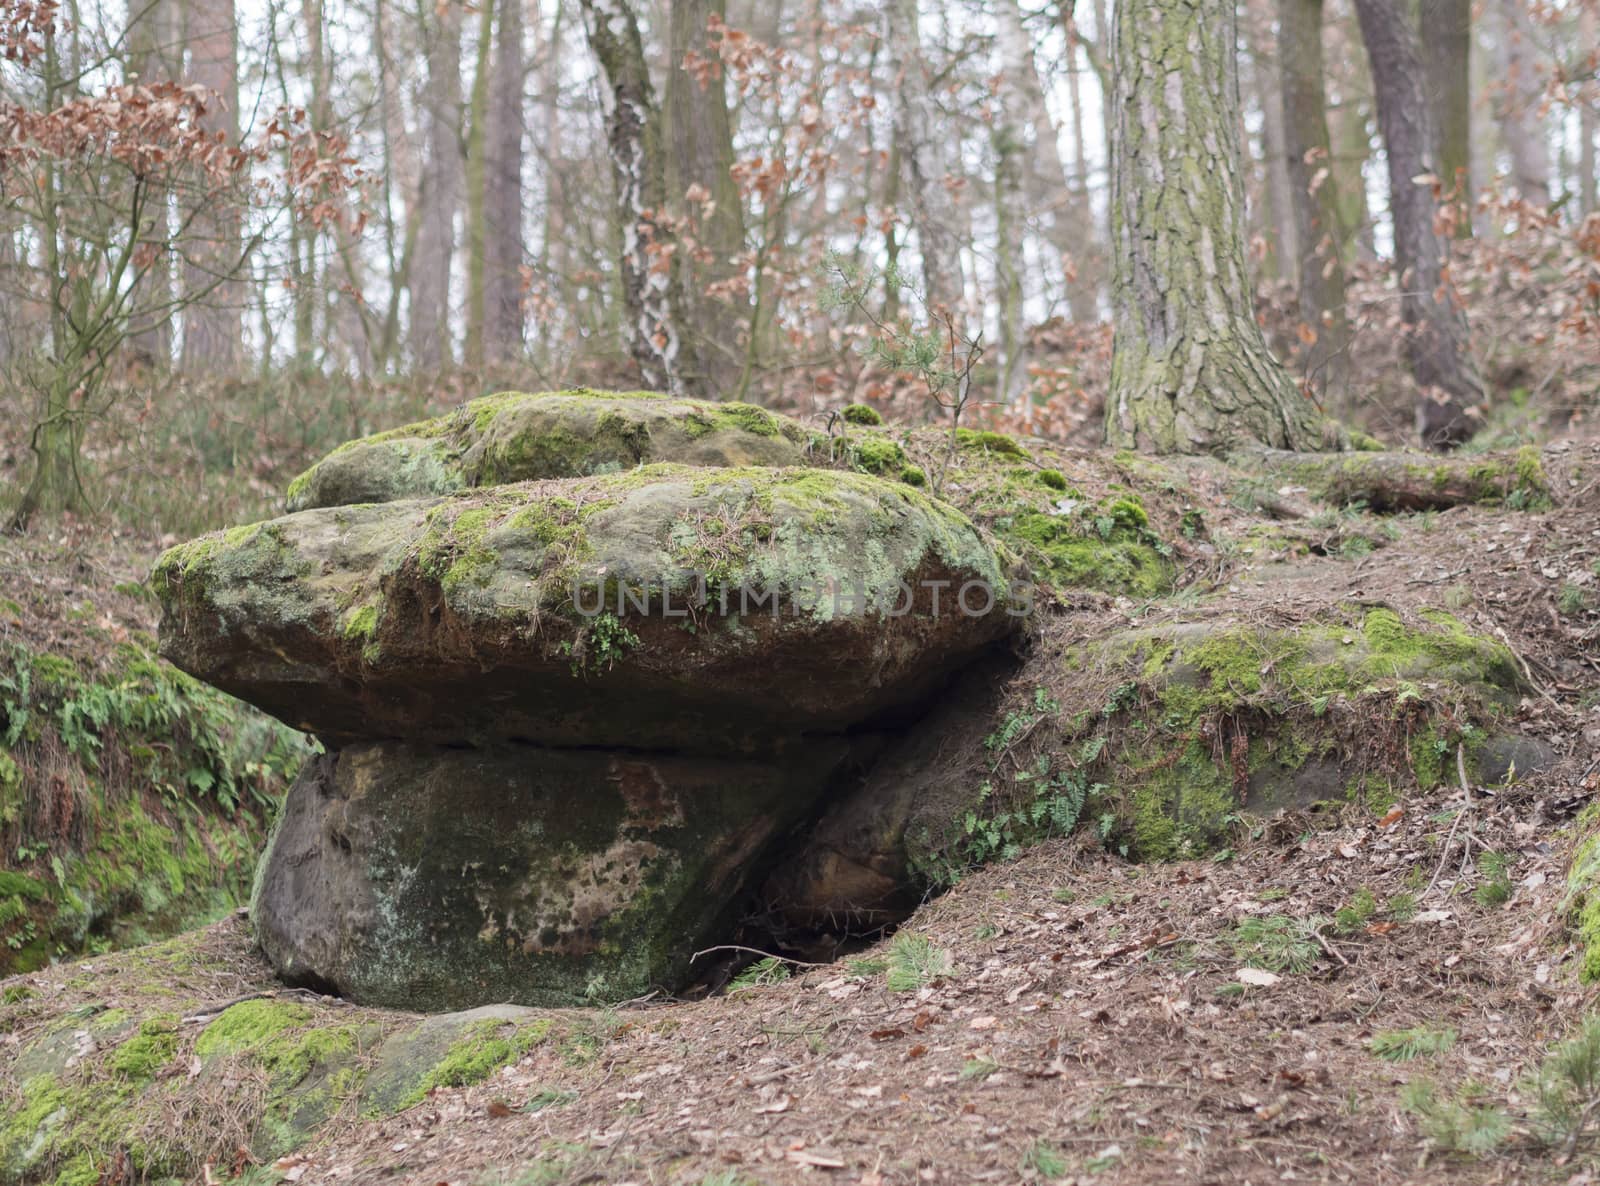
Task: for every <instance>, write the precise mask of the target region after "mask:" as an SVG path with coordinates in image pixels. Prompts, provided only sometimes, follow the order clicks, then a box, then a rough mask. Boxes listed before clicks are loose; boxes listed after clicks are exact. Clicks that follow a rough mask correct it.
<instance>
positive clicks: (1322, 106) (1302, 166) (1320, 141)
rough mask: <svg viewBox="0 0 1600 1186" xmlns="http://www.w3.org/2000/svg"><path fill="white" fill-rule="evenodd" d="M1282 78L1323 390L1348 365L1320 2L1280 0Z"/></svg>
mask: <svg viewBox="0 0 1600 1186" xmlns="http://www.w3.org/2000/svg"><path fill="white" fill-rule="evenodd" d="M1278 41H1279V45H1280V46H1281V47H1282V48H1281V50H1280V52H1279V69H1280V72H1281V75H1282V79H1283V137H1284V158H1285V164H1286V171H1287V174H1288V178H1289V199H1290V202H1291V204H1292V207H1293V211H1294V224H1295V243H1296V249H1297V251H1298V252H1299V258H1298V259H1297V260H1296V265H1295V274H1296V275H1297V276H1298V277H1299V283H1298V286H1297V292H1298V295H1299V301H1300V317H1301V319H1302V320H1303V321H1305V322H1306V323H1307V324H1308V325H1309V326H1310V327H1311V328H1312V330H1313V332H1314V333H1315V334H1316V341H1315V342H1314V343H1312V345H1311V347H1310V349H1309V351H1308V353H1307V358H1306V371H1307V374H1308V376H1309V377H1310V378H1311V380H1312V382H1313V383H1315V384H1316V385H1317V386H1318V387H1319V388H1320V389H1324V390H1326V389H1329V388H1337V387H1338V386H1340V385H1341V384H1342V381H1343V378H1344V375H1345V372H1346V370H1347V362H1348V358H1347V354H1348V348H1349V339H1350V330H1349V322H1348V320H1347V317H1346V312H1345V291H1344V258H1343V255H1342V249H1343V246H1344V242H1345V231H1344V228H1343V227H1341V226H1340V225H1339V189H1338V183H1337V182H1336V180H1335V178H1334V173H1333V156H1332V147H1331V144H1330V141H1329V137H1328V118H1327V109H1328V97H1327V91H1326V89H1325V87H1324V85H1323V67H1322V0H1278Z"/></svg>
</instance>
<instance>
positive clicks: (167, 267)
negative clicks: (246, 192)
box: [127, 0, 181, 369]
mask: <svg viewBox="0 0 1600 1186" xmlns="http://www.w3.org/2000/svg"><path fill="white" fill-rule="evenodd" d="M175 56H177V57H181V46H180V45H179V38H178V21H177V12H176V4H175V3H174V0H143V2H142V3H141V0H132V3H130V4H129V20H128V56H127V72H128V78H129V81H130V82H133V81H137V82H138V83H140V84H142V85H146V86H148V85H149V84H151V83H154V82H175V81H177V79H178V76H179V71H178V70H177V69H175V68H174V67H173V58H174V57H175ZM140 233H141V234H142V235H143V237H144V238H145V239H146V241H147V242H149V243H150V244H152V245H153V246H155V247H156V248H157V254H156V258H155V261H154V262H153V263H152V264H151V265H150V268H149V269H148V270H147V271H146V272H145V273H144V275H143V276H142V277H140V278H139V281H138V284H137V291H136V292H135V295H134V296H133V297H132V299H131V301H130V307H131V310H132V311H131V312H130V313H129V315H128V320H129V332H128V344H129V345H130V346H131V347H132V348H133V350H134V352H135V353H136V354H138V355H140V356H141V357H142V358H143V359H144V360H145V362H146V364H147V365H150V366H154V367H157V368H160V369H166V368H167V367H169V366H171V365H172V318H171V307H172V255H171V249H170V244H171V240H172V224H171V219H170V218H169V217H168V213H167V194H166V193H165V192H164V191H162V192H155V191H152V193H151V195H150V217H149V220H148V222H147V224H146V226H145V228H142V230H141V232H140Z"/></svg>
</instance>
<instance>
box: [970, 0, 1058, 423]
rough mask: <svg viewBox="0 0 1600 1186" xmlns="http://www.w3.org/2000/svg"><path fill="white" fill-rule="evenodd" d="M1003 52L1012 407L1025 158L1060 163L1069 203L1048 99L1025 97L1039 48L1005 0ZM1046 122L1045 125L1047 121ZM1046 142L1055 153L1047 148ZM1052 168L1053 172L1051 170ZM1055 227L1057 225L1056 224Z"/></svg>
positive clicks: (1000, 256)
mask: <svg viewBox="0 0 1600 1186" xmlns="http://www.w3.org/2000/svg"><path fill="white" fill-rule="evenodd" d="M995 15H996V18H997V21H998V26H999V38H998V46H999V50H1000V61H1001V65H1002V68H1003V70H1004V76H1003V77H1002V78H1001V80H1000V85H999V94H998V99H999V109H998V111H997V112H996V113H995V117H994V122H993V124H992V125H991V129H990V134H989V143H990V147H991V149H992V151H993V152H994V220H995V260H994V266H995V288H996V290H997V293H996V295H997V296H998V297H999V310H998V313H999V331H1000V332H999V341H1000V355H999V360H998V361H999V368H998V369H999V374H998V376H997V378H996V382H995V392H994V398H995V400H996V401H997V402H998V403H1000V404H1001V405H1005V406H1009V405H1010V404H1011V403H1012V401H1014V400H1015V399H1016V398H1017V397H1018V396H1019V395H1020V394H1021V393H1022V389H1023V387H1024V386H1025V385H1026V381H1027V372H1026V362H1027V340H1028V335H1027V327H1026V325H1024V324H1023V308H1022V303H1023V291H1022V274H1023V270H1024V268H1025V267H1026V260H1025V259H1024V252H1025V251H1026V249H1027V244H1026V231H1027V221H1026V220H1027V215H1026V211H1024V209H1023V171H1024V167H1025V166H1024V160H1025V158H1029V157H1031V159H1033V160H1034V161H1035V162H1038V161H1040V160H1045V161H1049V160H1050V159H1051V158H1053V159H1054V163H1055V169H1056V173H1055V178H1054V182H1055V185H1056V186H1057V187H1058V192H1060V193H1061V194H1062V196H1063V198H1065V197H1066V196H1067V189H1066V176H1065V174H1064V173H1063V171H1062V170H1061V161H1060V157H1059V155H1058V154H1056V153H1055V152H1054V147H1055V126H1054V125H1053V124H1052V123H1051V122H1050V119H1049V116H1048V114H1047V113H1044V112H1043V111H1042V110H1041V108H1042V107H1043V100H1044V96H1043V95H1040V96H1039V101H1038V103H1037V104H1035V103H1034V102H1033V101H1032V98H1031V96H1029V97H1025V96H1024V92H1025V90H1026V87H1027V80H1028V79H1029V78H1030V77H1031V76H1032V75H1033V69H1032V66H1033V47H1032V46H1031V45H1029V44H1028V42H1027V40H1026V38H1025V37H1024V36H1023V30H1022V15H1021V13H1019V12H1018V11H1017V8H1016V4H1015V3H1014V0H1000V2H999V5H998V7H997V10H996V14H995ZM1041 118H1042V122H1040V121H1041ZM1030 119H1031V120H1033V130H1034V145H1033V151H1032V153H1029V152H1028V146H1027V130H1026V129H1027V124H1028V122H1029V120H1030ZM1045 141H1049V142H1050V147H1049V148H1046V147H1045V143H1044V142H1045ZM1047 167H1048V166H1047ZM1052 221H1055V220H1052Z"/></svg>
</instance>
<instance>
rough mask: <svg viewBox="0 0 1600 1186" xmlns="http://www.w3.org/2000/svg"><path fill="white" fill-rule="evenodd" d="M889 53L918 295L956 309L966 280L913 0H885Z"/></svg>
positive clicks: (933, 306) (935, 306) (932, 306)
mask: <svg viewBox="0 0 1600 1186" xmlns="http://www.w3.org/2000/svg"><path fill="white" fill-rule="evenodd" d="M887 19H888V37H887V41H888V46H889V58H890V61H891V63H892V66H893V70H894V75H895V79H896V82H897V86H898V98H897V100H896V103H895V112H894V120H895V141H896V144H897V146H898V148H899V150H900V166H901V168H902V169H903V170H904V171H905V185H904V186H903V187H902V189H903V191H905V192H909V196H910V198H911V213H912V222H913V223H914V224H915V226H916V229H917V243H918V246H919V248H920V249H921V254H922V296H923V300H924V301H926V302H927V306H928V309H929V310H930V311H931V312H938V311H941V310H946V311H951V312H955V311H958V310H959V308H960V305H961V299H962V295H963V293H964V292H965V289H966V285H965V281H964V279H963V277H962V273H961V240H960V237H959V222H958V220H957V217H956V209H955V201H954V199H953V198H952V196H951V192H950V189H949V186H948V184H947V183H948V180H949V177H950V170H949V167H948V166H947V164H946V161H945V155H944V132H943V131H942V130H941V121H940V119H939V113H938V111H937V108H936V106H935V103H934V99H933V95H932V93H931V92H930V90H929V84H930V81H931V80H930V73H931V66H932V63H931V62H930V61H929V60H928V55H927V54H925V53H924V52H923V49H922V39H921V36H920V35H919V32H918V21H917V0H889V5H888V9H887Z"/></svg>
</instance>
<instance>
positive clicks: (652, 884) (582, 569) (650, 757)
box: [152, 397, 1022, 1010]
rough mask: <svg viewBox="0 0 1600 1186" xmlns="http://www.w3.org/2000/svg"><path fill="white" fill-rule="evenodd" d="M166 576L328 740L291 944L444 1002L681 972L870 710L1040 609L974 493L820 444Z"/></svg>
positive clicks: (283, 872) (295, 878)
mask: <svg viewBox="0 0 1600 1186" xmlns="http://www.w3.org/2000/svg"><path fill="white" fill-rule="evenodd" d="M575 398H579V397H575ZM638 402H639V403H640V405H641V406H651V401H638ZM152 583H153V585H154V587H155V589H156V591H157V592H158V594H159V595H160V597H161V600H162V607H163V621H162V629H161V646H162V653H163V654H164V655H165V656H166V657H167V658H169V659H170V660H171V661H172V662H174V663H175V664H177V665H178V666H179V667H181V668H183V669H185V670H187V671H189V672H191V673H193V674H194V675H196V676H198V677H199V678H201V679H204V680H206V681H208V682H210V683H212V684H214V685H216V686H217V687H219V688H223V689H225V690H227V691H229V692H231V693H232V694H234V695H236V696H239V697H240V698H242V699H244V700H247V701H249V702H251V703H253V704H255V705H257V706H259V707H260V708H262V709H264V710H266V711H267V712H269V713H272V714H273V715H275V716H277V717H279V718H280V719H282V720H284V721H285V722H287V723H290V724H292V725H295V726H296V727H298V728H301V729H304V730H306V731H307V732H310V733H313V734H316V735H317V736H318V737H319V738H320V739H321V740H322V741H323V743H324V745H325V746H326V747H327V750H328V752H327V753H326V754H325V755H322V756H319V757H318V758H317V759H315V760H313V761H312V762H311V763H310V764H309V765H308V766H307V768H306V769H305V771H304V772H303V774H302V776H301V778H300V779H299V781H298V782H297V783H296V785H295V787H294V788H293V790H292V791H291V792H290V795H289V798H288V801H287V803H286V806H285V809H284V812H283V815H282V817H281V819H280V822H279V824H278V826H277V828H276V830H275V833H274V837H273V839H272V841H271V842H270V844H269V846H268V851H267V854H266V856H265V858H264V860H263V863H262V866H261V869H260V871H259V873H258V878H257V886H256V891H255V895H254V902H253V907H252V914H253V918H254V921H255V924H256V928H257V934H258V938H259V940H260V943H261V945H262V948H263V950H264V951H265V952H266V954H267V955H268V957H269V959H270V960H271V961H272V963H273V965H274V966H275V967H276V968H277V969H278V970H279V972H280V973H281V974H282V975H284V976H285V977H286V978H287V979H289V980H291V981H293V982H296V983H302V984H309V985H313V986H316V987H319V988H328V989H333V990H336V991H338V992H339V993H341V994H343V995H346V996H348V997H350V998H351V999H353V1000H356V1001H359V1002H362V1003H368V1004H379V1005H389V1006H397V1007H405V1008H417V1009H426V1010H441V1009H459V1008H466V1007H471V1006H475V1005H482V1004H487V1003H490V1002H507V1001H509V1002H513V1003H517V1004H525V1005H558V1004H572V1003H577V1002H582V1001H596V1000H620V999H626V998H629V997H633V996H637V995H640V994H642V993H644V992H647V991H649V990H650V989H652V988H656V987H668V988H672V987H677V986H679V985H681V984H682V983H683V982H684V978H685V976H686V974H687V972H688V971H689V963H690V955H691V953H692V952H693V951H694V950H695V949H696V947H697V946H703V945H704V944H705V942H707V941H709V939H710V937H711V936H713V935H715V934H716V933H717V929H718V927H719V926H721V925H723V924H724V922H725V921H726V920H727V918H728V915H729V912H730V911H731V910H734V909H735V908H736V907H737V906H738V905H739V903H740V902H741V900H742V899H741V896H742V894H743V892H744V890H745V888H746V882H747V881H748V879H749V877H750V874H751V872H752V870H753V869H755V868H756V867H758V866H759V865H760V864H761V861H762V858H763V856H764V855H765V854H767V853H768V852H769V849H770V848H771V846H772V845H773V844H774V843H775V841H776V840H777V839H778V838H779V837H780V836H781V835H782V834H783V833H784V832H786V831H787V830H789V829H791V828H792V827H794V826H796V825H797V824H800V823H802V822H804V821H805V820H806V819H807V818H808V817H809V816H811V815H814V814H815V813H816V812H817V811H819V810H820V809H821V805H822V803H823V802H824V801H825V799H826V798H827V797H828V795H829V792H830V788H831V787H832V785H833V779H834V777H835V773H836V771H837V770H839V769H840V768H841V767H842V766H844V765H847V764H848V761H849V759H850V757H851V753H852V749H853V746H854V745H855V743H854V741H853V740H852V738H853V735H854V733H855V732H856V731H858V730H859V729H861V728H862V727H864V726H873V725H875V724H878V723H881V722H885V721H896V720H901V719H904V718H905V717H906V716H907V714H914V713H916V712H919V711H921V707H922V706H923V705H924V704H925V703H926V702H927V700H928V698H929V697H930V696H931V695H932V694H934V693H935V692H936V691H937V690H938V689H939V688H940V687H941V686H943V684H944V683H945V682H947V681H948V680H949V679H950V678H951V677H952V676H953V675H955V674H956V673H958V672H959V671H961V670H962V669H963V668H965V667H966V666H967V665H968V664H969V663H970V662H972V661H974V660H975V659H977V658H978V657H979V656H981V655H982V654H984V653H985V652H986V651H988V650H990V649H991V648H993V647H994V646H995V644H997V643H999V642H1000V641H1001V640H1003V639H1004V638H1005V637H1006V636H1007V635H1009V634H1011V633H1013V632H1014V631H1016V630H1017V629H1018V628H1019V626H1020V623H1021V621H1022V618H1021V616H1020V615H1019V614H1017V613H1014V612H1011V611H1012V610H1014V609H1015V608H1016V607H1014V606H1012V605H1011V604H1010V603H1009V601H1008V599H1007V587H1006V574H1005V570H1004V568H1003V565H1002V562H1001V560H1000V559H999V558H998V557H997V556H996V555H995V553H994V552H993V551H992V550H991V548H990V547H989V545H988V544H987V543H986V541H985V539H984V537H983V536H982V535H981V534H980V533H979V532H978V530H977V529H976V528H974V527H973V526H972V524H971V523H970V522H968V521H967V519H966V518H965V517H964V516H963V515H962V514H960V512H958V511H956V510H954V509H952V508H951V507H949V506H947V505H945V504H943V503H941V502H939V501H937V500H935V499H931V498H929V497H927V496H926V495H924V494H922V493H921V492H919V491H917V490H914V489H912V488H910V487H908V486H906V485H905V484H904V483H899V482H891V481H887V480H883V479H879V478H876V477H872V476H868V475H864V474H858V473H844V472H836V471H832V470H825V469H815V468H804V467H798V468H769V467H760V466H737V467H692V466H685V465H668V464H654V465H646V466H639V467H636V468H632V469H629V470H628V471H626V472H616V473H601V474H593V475H589V476H583V477H568V478H557V479H548V480H543V481H529V482H518V483H511V484H506V485H497V486H491V487H486V488H483V489H477V490H464V491H462V492H460V493H457V494H454V495H450V496H446V497H436V498H427V499H397V500H394V501H390V502H386V503H381V504H369V505H357V506H337V507H321V508H316V509H309V510H304V511H300V512H297V513H294V514H291V515H288V516H286V517H284V518H280V519H276V520H273V521H271V522H268V523H263V524H257V525H255V526H252V527H247V528H241V529H236V530H232V531H228V532H223V533H218V534H215V535H211V536H206V537H203V538H201V539H198V540H195V541H193V542H191V543H189V544H185V545H182V546H180V547H177V548H174V549H172V550H170V551H168V552H167V553H166V554H165V555H164V556H163V557H162V558H161V559H160V560H159V561H158V563H157V566H156V569H155V573H154V577H153V581H152Z"/></svg>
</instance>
